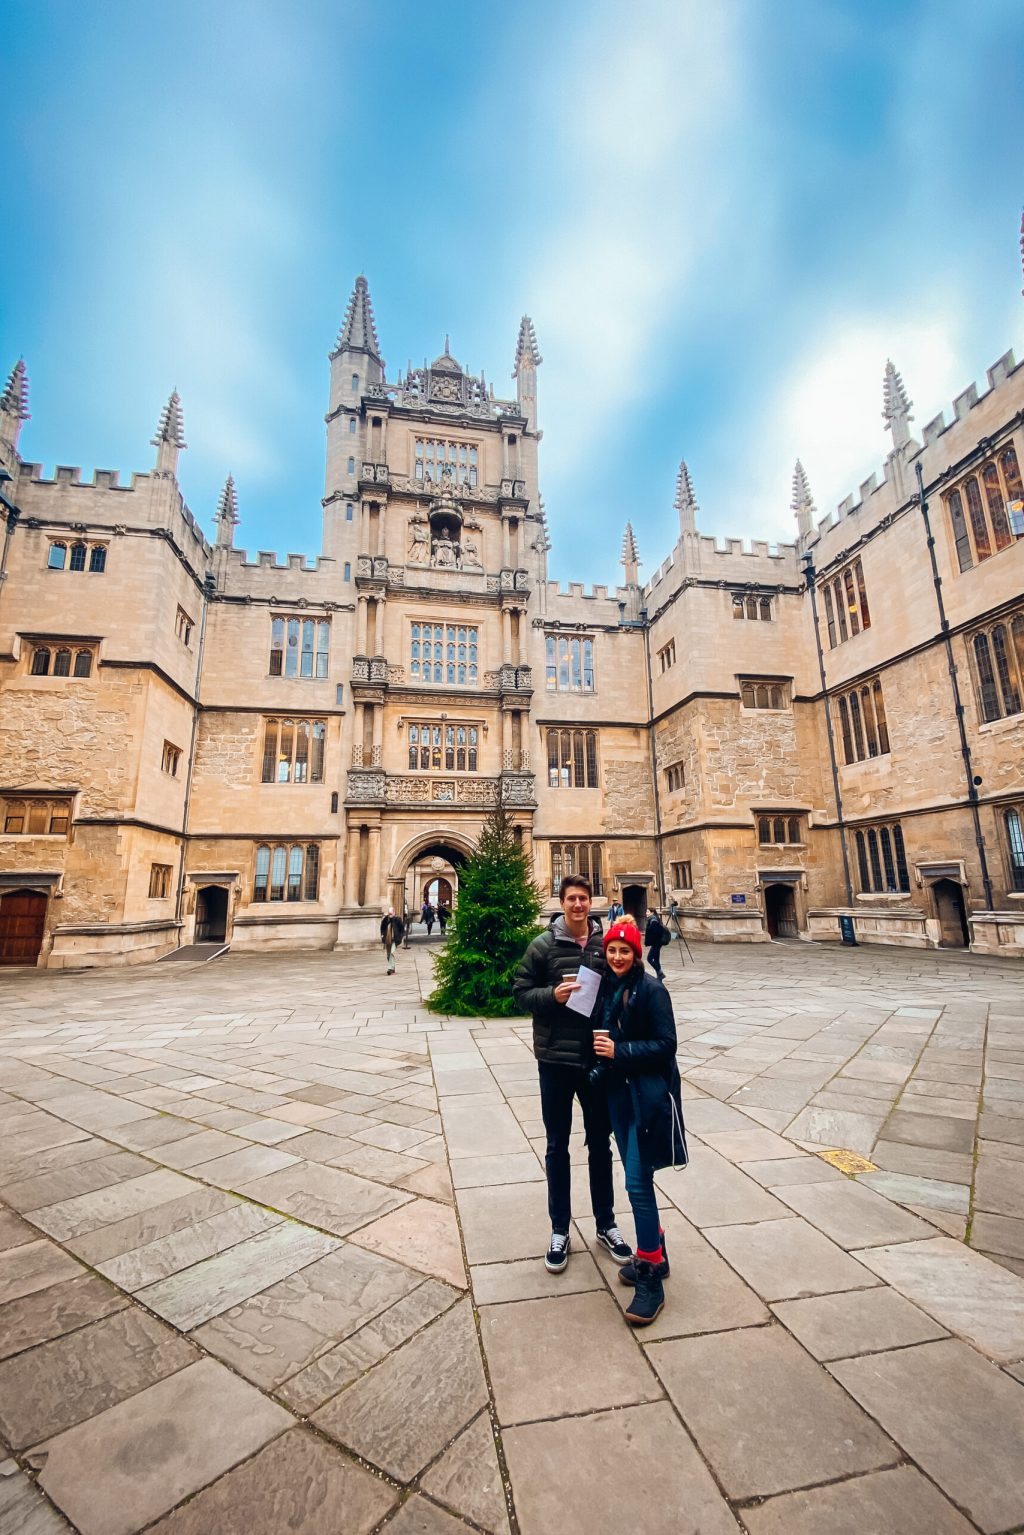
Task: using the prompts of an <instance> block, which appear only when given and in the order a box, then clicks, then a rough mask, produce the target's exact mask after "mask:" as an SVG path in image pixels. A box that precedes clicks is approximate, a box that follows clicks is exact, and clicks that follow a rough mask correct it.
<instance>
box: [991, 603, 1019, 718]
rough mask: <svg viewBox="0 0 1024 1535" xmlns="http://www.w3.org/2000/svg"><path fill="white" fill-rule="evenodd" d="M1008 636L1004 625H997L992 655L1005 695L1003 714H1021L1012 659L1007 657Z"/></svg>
mask: <svg viewBox="0 0 1024 1535" xmlns="http://www.w3.org/2000/svg"><path fill="white" fill-rule="evenodd" d="M1006 642H1007V634H1006V629H1005V628H1004V627H1003V625H1002V624H996V626H995V628H994V629H993V630H992V654H993V655H994V656H995V661H996V676H997V677H998V678H999V689H1000V692H1001V693H1002V695H1003V713H1004V714H1019V713H1020V694H1019V693H1018V692H1017V689H1016V686H1015V685H1014V680H1013V677H1012V676H1011V673H1010V658H1009V656H1008V655H1007V644H1006Z"/></svg>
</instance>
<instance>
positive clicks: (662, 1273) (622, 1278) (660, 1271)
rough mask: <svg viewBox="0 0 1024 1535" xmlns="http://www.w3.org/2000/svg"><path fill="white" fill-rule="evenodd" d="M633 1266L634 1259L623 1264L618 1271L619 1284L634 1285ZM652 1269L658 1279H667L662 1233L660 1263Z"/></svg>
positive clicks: (665, 1253)
mask: <svg viewBox="0 0 1024 1535" xmlns="http://www.w3.org/2000/svg"><path fill="white" fill-rule="evenodd" d="M635 1264H636V1259H635V1258H630V1260H629V1262H628V1263H626V1264H624V1265H623V1267H622V1268H620V1269H619V1283H620V1284H636V1268H635V1267H634V1265H635ZM653 1267H654V1272H655V1274H656V1275H657V1277H658V1278H659V1279H667V1278H668V1276H669V1273H670V1269H669V1266H668V1243H667V1242H666V1241H665V1233H664V1232H662V1233H661V1262H660V1263H656V1264H654V1265H653Z"/></svg>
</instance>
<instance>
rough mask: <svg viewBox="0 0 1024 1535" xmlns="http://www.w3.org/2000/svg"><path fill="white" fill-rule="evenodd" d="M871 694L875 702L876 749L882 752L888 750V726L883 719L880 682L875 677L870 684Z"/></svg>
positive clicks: (883, 705)
mask: <svg viewBox="0 0 1024 1535" xmlns="http://www.w3.org/2000/svg"><path fill="white" fill-rule="evenodd" d="M871 696H872V698H873V700H874V704H875V720H876V723H877V725H878V749H879V751H880V752H882V753H883V754H884V753H885V752H887V751H888V750H889V727H888V725H887V724H886V720H885V704H884V703H883V702H882V684H881V683H880V682H879V680H878V678H877V677H876V678H875V680H874V682H872V684H871Z"/></svg>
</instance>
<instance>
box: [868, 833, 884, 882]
mask: <svg viewBox="0 0 1024 1535" xmlns="http://www.w3.org/2000/svg"><path fill="white" fill-rule="evenodd" d="M868 857H869V858H870V860H871V888H872V890H881V888H882V865H881V863H880V862H879V859H878V833H877V832H876V831H874V830H873V829H872V830H871V831H869V832H868Z"/></svg>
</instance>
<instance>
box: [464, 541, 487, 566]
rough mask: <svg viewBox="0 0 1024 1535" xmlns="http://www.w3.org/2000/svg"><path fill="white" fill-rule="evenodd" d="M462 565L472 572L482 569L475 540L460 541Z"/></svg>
mask: <svg viewBox="0 0 1024 1535" xmlns="http://www.w3.org/2000/svg"><path fill="white" fill-rule="evenodd" d="M462 563H463V565H464V566H467V567H471V568H472V569H474V570H480V569H481V568H482V567H481V563H480V550H479V547H478V545H477V541H476V539H475V538H464V539H463V540H462Z"/></svg>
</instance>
